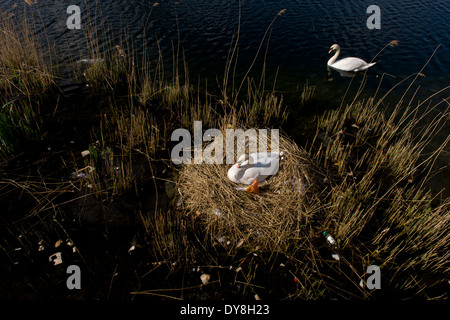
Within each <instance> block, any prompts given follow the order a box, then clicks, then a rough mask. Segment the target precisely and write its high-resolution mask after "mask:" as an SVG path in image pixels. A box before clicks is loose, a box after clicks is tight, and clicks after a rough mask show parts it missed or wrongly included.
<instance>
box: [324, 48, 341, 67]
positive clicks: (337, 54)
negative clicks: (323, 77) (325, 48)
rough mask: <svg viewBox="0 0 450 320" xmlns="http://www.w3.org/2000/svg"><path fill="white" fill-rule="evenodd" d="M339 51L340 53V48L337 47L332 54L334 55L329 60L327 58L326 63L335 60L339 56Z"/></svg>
mask: <svg viewBox="0 0 450 320" xmlns="http://www.w3.org/2000/svg"><path fill="white" fill-rule="evenodd" d="M339 53H341V48H337V50H336V53H335V54H334V56H332V57H331V58H330V60H328V63H327V65H329V66H331V65H332V64H333V63H334V62H335V61H336V59H337V57H338V56H339Z"/></svg>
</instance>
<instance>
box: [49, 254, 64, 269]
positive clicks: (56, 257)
mask: <svg viewBox="0 0 450 320" xmlns="http://www.w3.org/2000/svg"><path fill="white" fill-rule="evenodd" d="M48 261H50V262H52V261H53V265H55V266H57V265H58V264H61V263H62V262H63V261H62V257H61V252H57V253H54V254H52V255H51V256H50V257H48Z"/></svg>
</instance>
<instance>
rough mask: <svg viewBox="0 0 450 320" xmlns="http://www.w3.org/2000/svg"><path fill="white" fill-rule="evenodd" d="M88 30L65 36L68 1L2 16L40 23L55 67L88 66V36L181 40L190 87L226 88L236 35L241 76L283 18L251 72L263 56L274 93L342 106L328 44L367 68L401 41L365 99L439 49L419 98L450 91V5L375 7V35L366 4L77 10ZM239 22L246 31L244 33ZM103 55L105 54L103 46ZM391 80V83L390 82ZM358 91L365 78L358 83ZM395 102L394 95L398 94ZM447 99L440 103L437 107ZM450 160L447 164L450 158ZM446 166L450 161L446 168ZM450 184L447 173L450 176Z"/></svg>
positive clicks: (329, 0)
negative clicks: (301, 93) (302, 91)
mask: <svg viewBox="0 0 450 320" xmlns="http://www.w3.org/2000/svg"><path fill="white" fill-rule="evenodd" d="M79 2H80V3H79V5H80V8H81V12H82V17H81V18H82V30H81V31H79V30H68V29H67V28H66V19H67V17H68V15H67V13H66V9H67V7H68V6H69V5H71V4H74V3H73V1H71V0H54V1H50V0H48V1H38V4H37V5H34V6H29V5H27V4H26V3H25V2H23V1H21V2H18V1H17V0H2V2H1V4H0V8H1V9H2V10H4V11H7V12H9V13H10V14H14V15H16V16H21V15H22V14H23V12H24V11H25V12H27V14H29V15H31V14H33V15H34V17H35V18H36V19H35V21H36V23H37V25H38V28H37V30H38V31H37V32H38V34H39V35H41V36H43V37H44V39H45V40H49V43H51V44H52V45H53V43H54V49H55V51H56V52H57V53H58V57H59V61H58V62H60V63H61V62H67V61H70V60H71V57H72V56H73V55H75V56H77V57H80V58H84V59H88V58H90V57H89V56H88V50H87V48H86V45H85V42H84V41H85V35H84V32H86V31H87V30H91V29H92V26H96V28H97V30H99V31H104V32H106V33H108V35H109V37H111V43H112V44H121V45H124V44H125V43H130V44H131V45H132V46H133V47H134V48H135V49H136V50H137V51H138V52H140V51H142V48H143V46H144V45H145V46H147V47H148V48H150V49H151V50H153V51H154V55H155V56H156V55H157V48H156V46H155V43H156V42H157V41H159V44H160V49H161V51H162V52H163V53H164V54H165V55H166V56H167V57H171V56H172V54H173V48H174V47H177V44H178V41H179V44H180V47H181V48H182V50H183V51H182V53H183V56H184V59H185V61H186V63H187V65H188V67H189V71H190V73H191V74H192V75H193V79H197V78H198V77H200V78H202V79H206V78H208V79H216V76H217V77H218V78H219V79H220V78H221V76H222V75H223V72H224V67H225V62H226V60H227V57H228V53H229V52H230V45H231V44H232V42H233V40H235V39H236V38H237V36H238V34H237V32H238V28H239V60H238V66H237V71H238V73H239V72H242V73H244V72H245V71H246V70H247V68H248V67H249V66H250V65H251V63H252V61H253V59H254V58H255V55H256V53H257V50H258V48H259V47H260V45H261V40H262V39H263V37H264V34H265V33H266V31H267V28H268V26H269V25H270V23H271V21H272V20H273V19H274V18H275V17H276V16H277V13H278V12H280V10H282V9H286V12H285V13H284V14H283V15H281V16H277V19H276V21H275V23H274V24H273V28H272V29H270V30H269V31H268V33H267V34H266V37H265V41H264V42H263V43H262V45H261V51H260V53H259V58H258V59H257V60H256V65H255V67H254V68H253V71H254V75H260V72H261V69H262V62H263V60H264V58H265V57H266V62H267V64H266V65H265V72H266V75H267V79H268V80H271V79H274V75H275V74H277V87H276V88H277V89H278V90H279V91H281V92H289V91H295V90H297V88H301V87H302V86H303V84H304V83H305V82H306V81H308V82H309V84H310V85H315V86H317V88H318V89H317V90H316V93H317V94H319V95H322V96H323V97H327V98H329V99H340V98H341V97H342V96H343V94H344V92H345V90H346V88H347V86H348V84H349V83H350V82H351V81H352V79H351V78H344V77H340V76H339V74H338V73H336V72H334V73H332V75H331V76H330V77H329V76H328V70H327V66H326V62H327V60H328V59H329V57H330V56H329V55H328V49H329V47H330V45H331V44H333V43H337V44H339V45H340V46H341V48H342V51H341V57H346V56H355V57H360V58H362V59H364V60H366V61H370V60H372V58H373V57H374V56H375V55H376V54H377V53H378V52H379V51H380V50H381V49H382V48H383V47H384V46H385V45H386V44H387V43H389V42H390V41H392V40H398V41H399V45H398V46H397V47H395V48H391V47H388V48H387V49H386V50H384V51H383V52H382V53H381V54H380V55H379V56H377V58H376V62H377V64H376V65H375V66H374V67H372V68H371V70H370V71H369V79H368V82H367V90H369V92H370V90H375V89H377V88H378V85H379V83H380V79H381V78H382V77H383V83H382V86H381V89H385V90H388V89H389V88H391V87H392V86H393V85H395V84H396V83H398V82H399V81H400V80H401V79H404V78H405V77H407V76H409V75H411V74H413V73H417V72H419V71H421V69H422V67H423V66H424V64H425V63H426V62H427V60H428V59H429V58H430V57H431V55H432V54H433V52H434V50H435V49H436V48H437V47H438V46H439V45H440V47H439V49H438V50H437V52H436V53H435V55H434V56H433V58H432V59H431V61H430V62H429V63H428V65H427V66H426V68H425V69H424V70H423V71H422V73H423V74H424V75H425V77H419V78H418V79H417V82H416V84H417V85H420V87H421V89H420V90H419V92H418V93H417V95H416V97H417V98H421V97H422V99H423V97H427V96H429V95H430V94H433V93H434V92H437V91H438V90H440V89H442V88H443V87H445V86H447V85H449V84H450V28H449V27H448V17H449V16H450V2H448V1H440V0H418V1H413V2H412V1H406V0H399V1H388V0H378V1H377V3H376V4H377V5H378V6H379V7H380V9H381V29H380V30H377V29H372V30H369V29H368V28H367V26H366V21H367V18H368V17H369V14H367V13H366V10H367V7H368V6H369V5H370V4H371V3H370V2H368V1H363V0H353V1H336V0H324V1H316V0H309V1H299V0H279V1H269V0H264V1H263V0H258V1H256V0H253V1H251V0H242V1H219V0H208V1H205V0H185V1H183V0H180V1H160V2H158V5H155V3H156V2H157V1H142V0H122V1H116V0H101V1H100V0H97V1H87V0H83V1H79ZM239 21H240V24H239ZM100 48H101V49H106V48H107V46H106V45H105V46H103V45H102V44H101V45H100ZM384 73H387V74H388V75H385V76H383V74H384ZM353 82H354V83H353V84H354V85H355V86H356V87H357V86H358V84H359V82H360V79H356V80H354V81H353ZM394 94H395V93H394ZM442 98H446V96H444V97H441V96H438V97H436V98H435V101H437V100H436V99H442ZM448 158H449V157H448V153H447V158H446V159H448ZM443 161H444V163H443V164H444V165H448V164H449V162H448V160H443ZM446 179H447V181H448V171H447V178H446Z"/></svg>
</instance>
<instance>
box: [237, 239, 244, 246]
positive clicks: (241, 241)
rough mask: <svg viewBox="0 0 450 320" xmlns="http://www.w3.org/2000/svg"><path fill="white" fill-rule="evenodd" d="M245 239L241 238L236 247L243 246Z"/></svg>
mask: <svg viewBox="0 0 450 320" xmlns="http://www.w3.org/2000/svg"><path fill="white" fill-rule="evenodd" d="M244 241H245V240H244V239H241V240H239V242H238V243H237V245H236V248H239V247H241V246H242V245H243V244H244Z"/></svg>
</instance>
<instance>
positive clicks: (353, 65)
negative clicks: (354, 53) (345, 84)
mask: <svg viewBox="0 0 450 320" xmlns="http://www.w3.org/2000/svg"><path fill="white" fill-rule="evenodd" d="M366 65H367V63H366V62H365V61H364V60H362V59H359V58H353V57H350V58H344V59H341V60H339V61H336V62H335V63H333V64H332V65H331V67H332V68H334V69H337V70H343V71H358V70H364V67H365V66H366Z"/></svg>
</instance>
